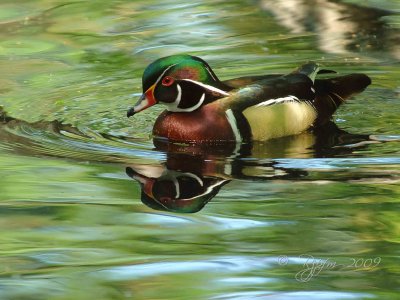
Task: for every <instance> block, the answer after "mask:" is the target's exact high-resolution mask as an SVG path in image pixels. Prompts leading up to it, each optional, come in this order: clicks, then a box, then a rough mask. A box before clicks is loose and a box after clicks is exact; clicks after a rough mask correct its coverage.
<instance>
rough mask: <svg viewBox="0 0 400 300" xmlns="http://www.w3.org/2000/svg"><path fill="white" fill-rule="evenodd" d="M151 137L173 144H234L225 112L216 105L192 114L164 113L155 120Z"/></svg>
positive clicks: (212, 104) (205, 107) (211, 104)
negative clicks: (165, 139) (172, 142)
mask: <svg viewBox="0 0 400 300" xmlns="http://www.w3.org/2000/svg"><path fill="white" fill-rule="evenodd" d="M153 135H154V136H156V137H163V138H167V139H168V140H170V141H174V142H202V143H215V142H217V143H218V142H229V141H230V142H234V141H235V136H234V134H233V131H232V128H231V126H230V125H229V122H228V120H227V117H226V114H225V111H224V110H223V109H220V108H219V106H218V105H216V103H210V104H207V105H204V106H202V107H201V108H199V109H197V110H195V111H193V112H169V111H164V112H163V113H162V114H161V115H160V116H159V117H158V118H157V120H156V122H155V124H154V128H153Z"/></svg>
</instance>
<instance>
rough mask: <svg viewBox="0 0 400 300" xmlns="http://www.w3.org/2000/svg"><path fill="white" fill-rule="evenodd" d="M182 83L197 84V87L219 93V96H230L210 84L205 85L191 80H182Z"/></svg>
mask: <svg viewBox="0 0 400 300" xmlns="http://www.w3.org/2000/svg"><path fill="white" fill-rule="evenodd" d="M182 81H188V82H192V83H194V84H197V85H199V86H201V87H203V88H205V89H207V90H209V91H210V92H214V93H218V94H221V95H223V96H229V93H227V92H225V91H223V90H220V89H218V88H216V87H213V86H211V85H208V84H204V83H201V82H198V81H195V80H191V79H182Z"/></svg>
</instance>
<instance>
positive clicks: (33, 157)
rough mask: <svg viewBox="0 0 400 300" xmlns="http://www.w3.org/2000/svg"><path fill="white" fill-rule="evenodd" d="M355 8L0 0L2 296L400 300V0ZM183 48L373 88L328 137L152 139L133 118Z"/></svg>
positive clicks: (223, 60)
mask: <svg viewBox="0 0 400 300" xmlns="http://www.w3.org/2000/svg"><path fill="white" fill-rule="evenodd" d="M359 2H360V1H317V2H312V3H311V2H308V1H269V0H264V1H208V0H202V1H197V2H190V3H188V2H184V1H163V2H162V3H160V2H159V1H109V2H98V1H96V2H93V1H88V2H68V1H59V0H37V1H17V2H15V1H14V2H13V1H7V0H6V1H2V3H1V4H0V25H1V26H0V69H1V72H0V105H1V106H2V107H3V110H2V111H1V119H0V121H1V123H0V154H1V155H0V176H1V177H2V181H1V183H0V186H1V193H0V204H1V206H0V214H1V218H0V275H1V277H0V298H2V299H91V298H93V297H97V298H99V299H264V298H267V299H269V298H273V299H397V298H396V296H397V294H398V292H399V291H398V286H399V279H398V278H399V276H398V274H399V267H398V265H399V242H400V241H399V226H400V223H399V222H400V220H399V217H398V209H399V205H398V200H399V198H400V197H399V196H400V189H399V180H400V151H399V142H398V140H399V138H400V101H399V100H400V99H399V98H400V97H399V95H400V85H399V82H400V72H399V70H400V68H399V66H400V64H399V59H400V48H399V45H400V31H399V30H400V26H399V24H400V17H399V12H400V6H399V3H398V1H394V0H385V1H373V0H370V1H364V2H363V4H362V5H361V4H360V3H359ZM176 53H190V54H193V55H198V56H201V57H202V58H204V59H205V60H206V61H207V62H209V64H210V65H211V66H212V67H213V69H214V70H215V72H216V73H217V75H218V76H219V77H220V78H222V79H228V78H232V77H237V76H244V75H252V74H265V73H284V72H289V71H290V70H292V69H294V68H295V67H297V66H298V65H299V64H301V63H303V62H305V61H308V60H315V61H318V62H319V63H321V64H322V65H323V66H324V67H328V68H331V69H334V70H336V71H338V72H339V73H340V74H345V73H350V72H364V73H366V74H368V75H369V76H370V77H371V78H372V80H373V84H372V85H371V86H370V87H369V88H368V89H367V90H366V91H365V92H364V93H362V94H360V95H357V96H356V97H354V98H353V99H352V100H351V101H349V102H348V103H347V104H346V105H345V106H343V107H342V108H340V110H339V111H338V112H337V114H336V115H335V118H334V121H335V123H336V124H337V127H336V126H334V125H331V127H330V129H329V131H327V132H328V133H326V132H325V133H324V134H318V133H316V134H312V133H304V134H301V135H299V136H296V137H288V138H284V139H280V140H276V141H270V142H267V143H258V144H254V145H252V147H248V145H243V147H242V148H241V149H240V150H238V149H236V151H231V150H230V149H219V148H213V149H209V148H206V149H204V148H199V147H194V146H185V145H165V144H157V145H156V147H155V146H154V145H153V140H152V137H151V129H152V126H153V123H154V120H155V118H156V117H157V115H158V114H159V113H160V112H161V111H162V108H161V107H154V108H152V109H150V110H147V111H145V112H143V113H141V114H138V115H136V116H135V117H134V119H127V118H126V110H127V108H128V107H129V106H131V105H132V104H133V103H134V102H135V101H136V97H137V96H139V95H140V93H141V75H142V72H143V69H144V68H145V67H146V66H147V65H148V64H149V63H150V62H152V61H153V60H154V59H156V58H159V57H161V56H165V55H170V54H176ZM132 94H133V95H132ZM146 184H147V186H152V187H153V189H152V191H153V196H154V198H151V197H150V196H149V194H148V193H146V191H147V192H148V190H146V188H145V186H146ZM177 196H180V198H182V199H183V198H184V199H190V200H185V201H179V200H176V198H179V197H177Z"/></svg>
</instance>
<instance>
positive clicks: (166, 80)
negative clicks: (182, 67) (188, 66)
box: [161, 76, 174, 86]
mask: <svg viewBox="0 0 400 300" xmlns="http://www.w3.org/2000/svg"><path fill="white" fill-rule="evenodd" d="M161 83H162V85H163V86H170V85H171V84H173V83H174V79H173V78H172V77H169V76H165V77H164V78H163V80H162V82H161Z"/></svg>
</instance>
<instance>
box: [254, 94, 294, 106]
mask: <svg viewBox="0 0 400 300" xmlns="http://www.w3.org/2000/svg"><path fill="white" fill-rule="evenodd" d="M290 101H299V98H297V97H296V96H287V97H283V98H277V99H270V100H267V101H264V102H261V103H259V104H257V105H256V106H255V107H260V106H268V105H272V104H278V103H282V102H290Z"/></svg>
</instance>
